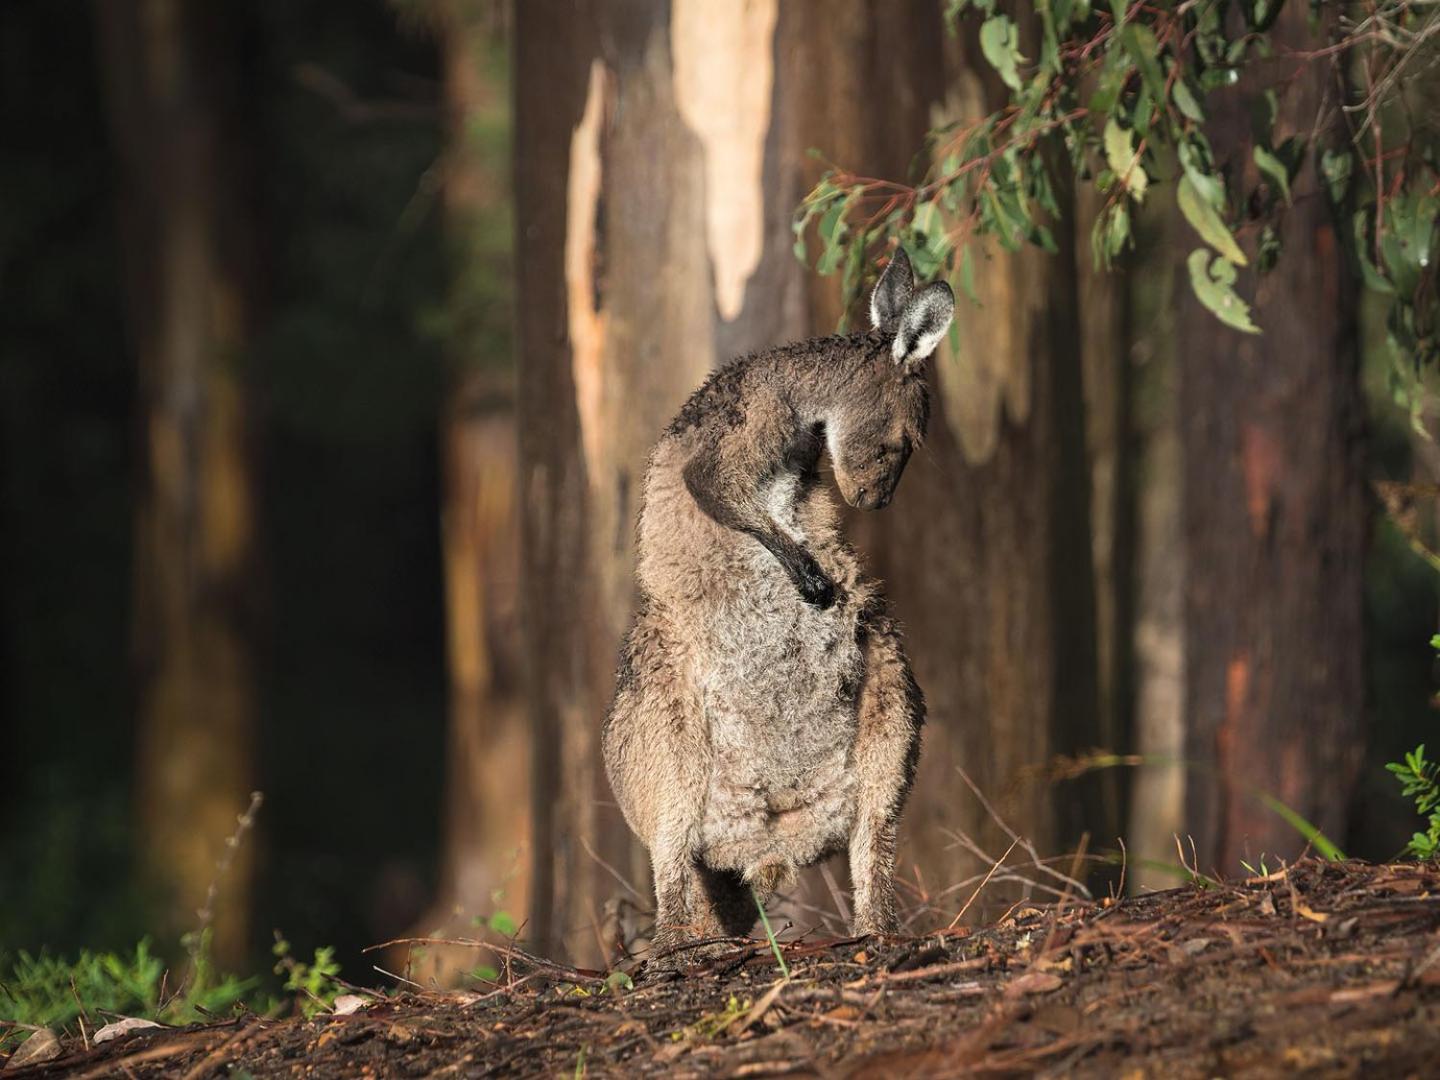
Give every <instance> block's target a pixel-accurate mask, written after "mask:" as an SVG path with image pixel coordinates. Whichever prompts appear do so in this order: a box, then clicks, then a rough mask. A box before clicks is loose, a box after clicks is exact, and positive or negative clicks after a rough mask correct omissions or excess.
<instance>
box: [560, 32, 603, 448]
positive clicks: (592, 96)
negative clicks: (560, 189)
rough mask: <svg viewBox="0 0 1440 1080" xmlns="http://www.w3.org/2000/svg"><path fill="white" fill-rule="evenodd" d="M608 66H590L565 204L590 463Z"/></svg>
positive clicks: (574, 350)
mask: <svg viewBox="0 0 1440 1080" xmlns="http://www.w3.org/2000/svg"><path fill="white" fill-rule="evenodd" d="M606 81H607V80H606V74H605V65H604V63H603V62H601V61H600V60H595V61H593V62H592V63H591V65H590V87H589V90H588V92H587V93H586V97H585V111H584V112H583V113H582V114H581V116H580V122H579V123H578V124H576V125H575V131H574V132H573V133H572V134H571V136H570V176H569V181H568V183H567V188H566V202H565V295H566V298H567V304H568V311H569V329H570V357H571V365H572V368H573V373H574V379H575V403H576V408H577V410H578V412H579V415H580V439H581V442H582V444H583V445H584V448H585V458H586V460H587V461H592V462H594V461H599V460H600V459H601V445H600V442H601V439H602V438H603V436H604V425H603V423H602V420H603V417H602V416H601V397H602V389H603V384H604V378H603V374H604V373H603V367H604V345H605V313H604V312H603V311H602V310H601V306H600V305H599V304H598V303H597V302H596V296H597V290H596V273H597V267H596V255H597V251H596V247H597V242H596V235H595V215H596V213H597V211H598V209H599V204H600V187H601V183H602V181H603V166H602V163H601V157H600V125H601V123H602V122H603V120H604V113H605V108H604V105H605V96H606Z"/></svg>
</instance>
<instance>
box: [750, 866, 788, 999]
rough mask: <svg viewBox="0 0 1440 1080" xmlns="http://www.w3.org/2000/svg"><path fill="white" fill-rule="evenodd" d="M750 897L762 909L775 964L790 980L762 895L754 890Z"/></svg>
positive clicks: (761, 923)
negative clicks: (762, 901)
mask: <svg viewBox="0 0 1440 1080" xmlns="http://www.w3.org/2000/svg"><path fill="white" fill-rule="evenodd" d="M750 895H751V896H753V897H754V898H755V906H756V907H757V908H759V909H760V925H761V926H763V927H765V937H766V939H767V940H768V941H769V942H770V951H771V952H773V953H774V954H775V963H777V964H779V965H780V974H782V975H784V976H785V978H787V979H788V978H790V969H789V968H788V967H786V966H785V957H784V956H782V955H781V954H780V943H779V942H778V941H776V940H775V931H774V930H772V929H770V916H769V915H767V914H765V905H764V904H762V903H761V902H760V894H759V893H757V892H756V891H755V890H754V889H753V888H752V889H751V890H750Z"/></svg>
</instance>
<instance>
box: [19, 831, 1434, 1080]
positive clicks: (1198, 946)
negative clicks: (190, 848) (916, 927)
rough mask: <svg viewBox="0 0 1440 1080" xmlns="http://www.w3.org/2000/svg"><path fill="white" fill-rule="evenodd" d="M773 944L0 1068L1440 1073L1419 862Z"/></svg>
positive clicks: (349, 1073) (310, 1073) (531, 974)
mask: <svg viewBox="0 0 1440 1080" xmlns="http://www.w3.org/2000/svg"><path fill="white" fill-rule="evenodd" d="M783 955H784V957H785V960H786V964H787V966H788V968H789V973H790V974H789V978H788V979H787V978H785V977H783V976H782V974H781V972H780V970H779V967H778V965H777V962H776V959H775V956H774V954H773V952H772V951H771V948H770V945H769V944H768V943H767V942H765V941H761V942H758V943H755V944H752V945H748V946H745V947H739V948H737V949H736V950H735V951H734V952H733V953H731V954H730V955H728V956H725V957H721V958H719V959H715V960H709V961H706V962H705V963H703V964H699V965H696V966H695V967H694V968H692V969H691V970H690V971H689V972H688V973H687V974H686V975H685V976H684V977H678V976H677V977H655V978H653V979H650V980H646V979H644V978H639V979H637V981H636V982H635V984H634V985H633V987H625V986H619V985H614V984H615V983H623V982H624V981H625V980H623V979H619V978H613V977H612V979H611V980H610V982H609V983H608V984H607V983H606V982H605V981H604V980H603V977H602V976H600V975H599V974H598V973H594V972H585V971H581V970H579V969H573V968H566V967H563V966H561V965H551V964H549V963H548V962H544V961H540V962H538V963H531V962H527V961H526V960H524V959H522V958H521V957H520V955H519V954H517V955H516V956H515V957H513V958H512V962H511V963H510V964H509V967H510V970H509V971H508V972H506V974H505V976H504V977H503V978H504V979H508V980H510V981H509V982H507V983H505V984H503V985H500V986H498V987H497V988H496V989H494V990H493V991H490V992H487V993H477V992H454V993H405V994H400V995H397V996H387V997H383V998H378V999H376V1000H374V1001H371V1002H369V1003H368V1004H366V1005H364V1006H363V1007H360V1008H358V1009H356V1011H354V1012H349V1013H348V1014H346V1015H338V1014H335V1013H330V1014H323V1015H320V1016H317V1017H314V1018H312V1019H301V1018H295V1019H289V1020H266V1019H261V1018H258V1017H253V1016H251V1017H242V1018H238V1019H232V1020H228V1021H226V1022H224V1023H215V1024H209V1025H200V1026H193V1027H189V1028H183V1029H164V1030H155V1029H145V1030H142V1031H138V1032H136V1033H134V1034H132V1035H130V1036H129V1037H127V1038H124V1039H119V1040H116V1041H113V1042H109V1043H106V1044H105V1045H103V1046H99V1047H92V1048H89V1049H87V1048H85V1047H84V1046H82V1045H80V1043H79V1041H78V1040H75V1041H74V1042H73V1043H72V1042H71V1041H70V1040H66V1042H65V1044H64V1046H63V1052H62V1055H61V1056H60V1057H58V1058H56V1059H55V1060H53V1061H50V1062H48V1063H46V1064H43V1065H38V1066H24V1067H20V1068H11V1069H9V1070H7V1071H6V1072H5V1077H6V1080H12V1078H13V1080H22V1078H24V1080H28V1078H32V1077H46V1078H49V1077H58V1076H68V1077H102V1076H104V1077H111V1076H123V1077H159V1076H164V1077H182V1078H188V1080H200V1078H202V1077H222V1076H223V1077H245V1076H253V1077H256V1078H263V1077H272V1076H273V1077H314V1078H329V1077H337V1078H338V1077H347V1078H348V1077H405V1076H458V1077H471V1076H474V1077H479V1076H556V1075H562V1074H563V1075H565V1076H659V1075H665V1076H712V1075H716V1076H774V1075H792V1074H793V1075H814V1076H846V1077H851V1076H875V1077H893V1076H936V1077H938V1076H958V1075H970V1074H979V1075H984V1076H1023V1075H1032V1074H1037V1073H1039V1074H1056V1075H1076V1076H1106V1077H1111V1076H1127V1077H1137V1078H1138V1077H1150V1076H1163V1077H1165V1078H1166V1080H1180V1078H1184V1077H1192V1076H1193V1077H1210V1076H1221V1075H1223V1076H1282V1075H1284V1076H1291V1075H1297V1074H1298V1075H1306V1076H1362V1075H1363V1076H1385V1077H1403V1076H1427V1075H1428V1076H1436V1075H1440V867H1437V866H1436V865H1434V864H1428V865H1415V864H1401V865H1389V866H1371V865H1367V864H1363V863H1358V862H1347V863H1326V862H1320V861H1316V860H1305V861H1302V862H1299V863H1296V864H1295V865H1293V866H1290V867H1288V868H1285V869H1282V870H1280V871H1278V872H1275V873H1270V874H1267V875H1265V876H1263V877H1261V876H1257V877H1252V878H1249V879H1244V880H1237V881H1231V882H1226V883H1223V884H1218V885H1215V884H1211V885H1208V886H1207V887H1201V886H1199V885H1189V886H1186V887H1184V888H1179V889H1172V890H1169V891H1167V892H1157V893H1151V894H1148V895H1145V896H1140V897H1135V898H1131V899H1125V900H1120V901H1101V902H1095V903H1091V902H1084V903H1080V902H1071V903H1066V904H1057V905H1049V906H1036V907H1022V908H1019V909H1016V910H1014V911H1012V912H1011V913H1010V914H1009V915H1008V916H1007V917H1006V918H1005V919H1004V920H1002V921H1001V922H1000V923H998V924H996V925H994V926H989V927H985V928H978V929H967V928H956V929H953V930H949V931H944V932H942V933H939V934H931V935H929V936H927V937H923V938H893V939H885V940H883V941H877V940H875V939H870V940H866V941H856V940H849V941H823V942H822V941H801V942H795V943H789V944H786V945H785V946H783ZM356 1004H358V1002H356V1001H353V1000H352V1001H351V1002H349V1005H350V1006H354V1005H356Z"/></svg>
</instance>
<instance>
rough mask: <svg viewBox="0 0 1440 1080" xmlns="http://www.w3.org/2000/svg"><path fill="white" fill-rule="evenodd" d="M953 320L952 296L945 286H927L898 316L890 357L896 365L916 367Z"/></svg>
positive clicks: (948, 287) (945, 284)
mask: <svg viewBox="0 0 1440 1080" xmlns="http://www.w3.org/2000/svg"><path fill="white" fill-rule="evenodd" d="M954 317H955V293H954V292H953V291H952V290H951V288H950V286H949V284H948V283H946V282H944V281H936V282H934V283H932V284H930V285H926V286H925V288H923V289H921V290H920V292H919V293H917V294H916V296H915V298H914V299H913V300H911V301H910V302H909V303H908V304H906V305H905V310H904V311H903V312H901V313H900V326H899V327H898V328H897V329H896V331H895V344H894V345H892V346H891V347H890V355H892V356H893V357H895V362H896V363H897V364H906V365H918V364H921V363H924V361H925V359H926V358H927V357H928V356H929V355H930V354H931V353H932V352H934V351H935V346H936V345H939V344H940V339H941V338H942V337H944V336H945V331H947V330H949V329H950V320H951V319H953V318H954Z"/></svg>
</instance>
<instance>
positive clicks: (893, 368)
mask: <svg viewBox="0 0 1440 1080" xmlns="http://www.w3.org/2000/svg"><path fill="white" fill-rule="evenodd" d="M954 315H955V294H954V293H953V292H951V290H950V286H949V285H947V284H946V283H945V282H943V281H936V282H934V283H932V284H930V285H927V286H925V288H923V289H920V290H919V291H916V289H915V276H914V273H913V272H912V271H911V269H910V259H909V258H908V257H907V256H906V254H905V251H904V249H903V248H901V249H899V250H897V251H896V252H895V256H894V258H892V259H891V260H890V265H889V266H887V267H886V268H885V272H884V273H883V274H881V275H880V281H879V282H878V283H877V284H876V286H875V292H874V293H873V294H872V296H871V297H870V320H871V322H872V323H873V324H874V327H875V330H876V332H877V333H878V335H879V337H880V339H881V341H882V342H883V344H884V346H885V347H884V348H882V349H880V350H876V351H874V352H873V353H872V354H871V355H869V356H868V357H867V358H866V359H865V361H864V362H863V363H862V364H861V365H860V367H859V368H858V369H857V371H856V374H855V376H854V378H853V380H851V382H850V383H849V385H847V386H846V387H845V388H844V390H843V391H842V393H841V400H839V401H838V402H837V403H836V408H835V410H834V411H833V412H832V413H831V415H830V416H829V417H828V418H827V420H826V442H827V444H828V448H829V451H830V461H831V464H832V465H833V466H834V468H835V480H836V482H837V483H838V484H839V485H840V494H841V495H843V496H844V497H845V501H846V502H847V503H849V504H850V505H851V506H853V507H855V508H856V509H858V510H879V509H880V508H881V507H883V506H885V505H886V504H887V503H889V502H890V499H891V497H892V496H893V495H894V494H895V487H896V485H898V484H899V483H900V474H901V473H903V472H904V471H905V463H906V462H907V461H909V460H910V452H911V451H912V450H913V449H915V447H916V445H917V444H919V442H920V440H922V439H923V438H924V437H925V425H926V421H927V419H928V418H929V412H930V410H929V397H928V394H927V391H926V387H925V361H926V360H927V359H929V357H930V354H931V353H932V352H934V351H935V346H936V345H938V344H939V343H940V339H941V338H942V337H944V336H945V332H946V331H947V330H948V329H949V328H950V320H951V319H952V318H953V317H954ZM872 340H873V338H872Z"/></svg>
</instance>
